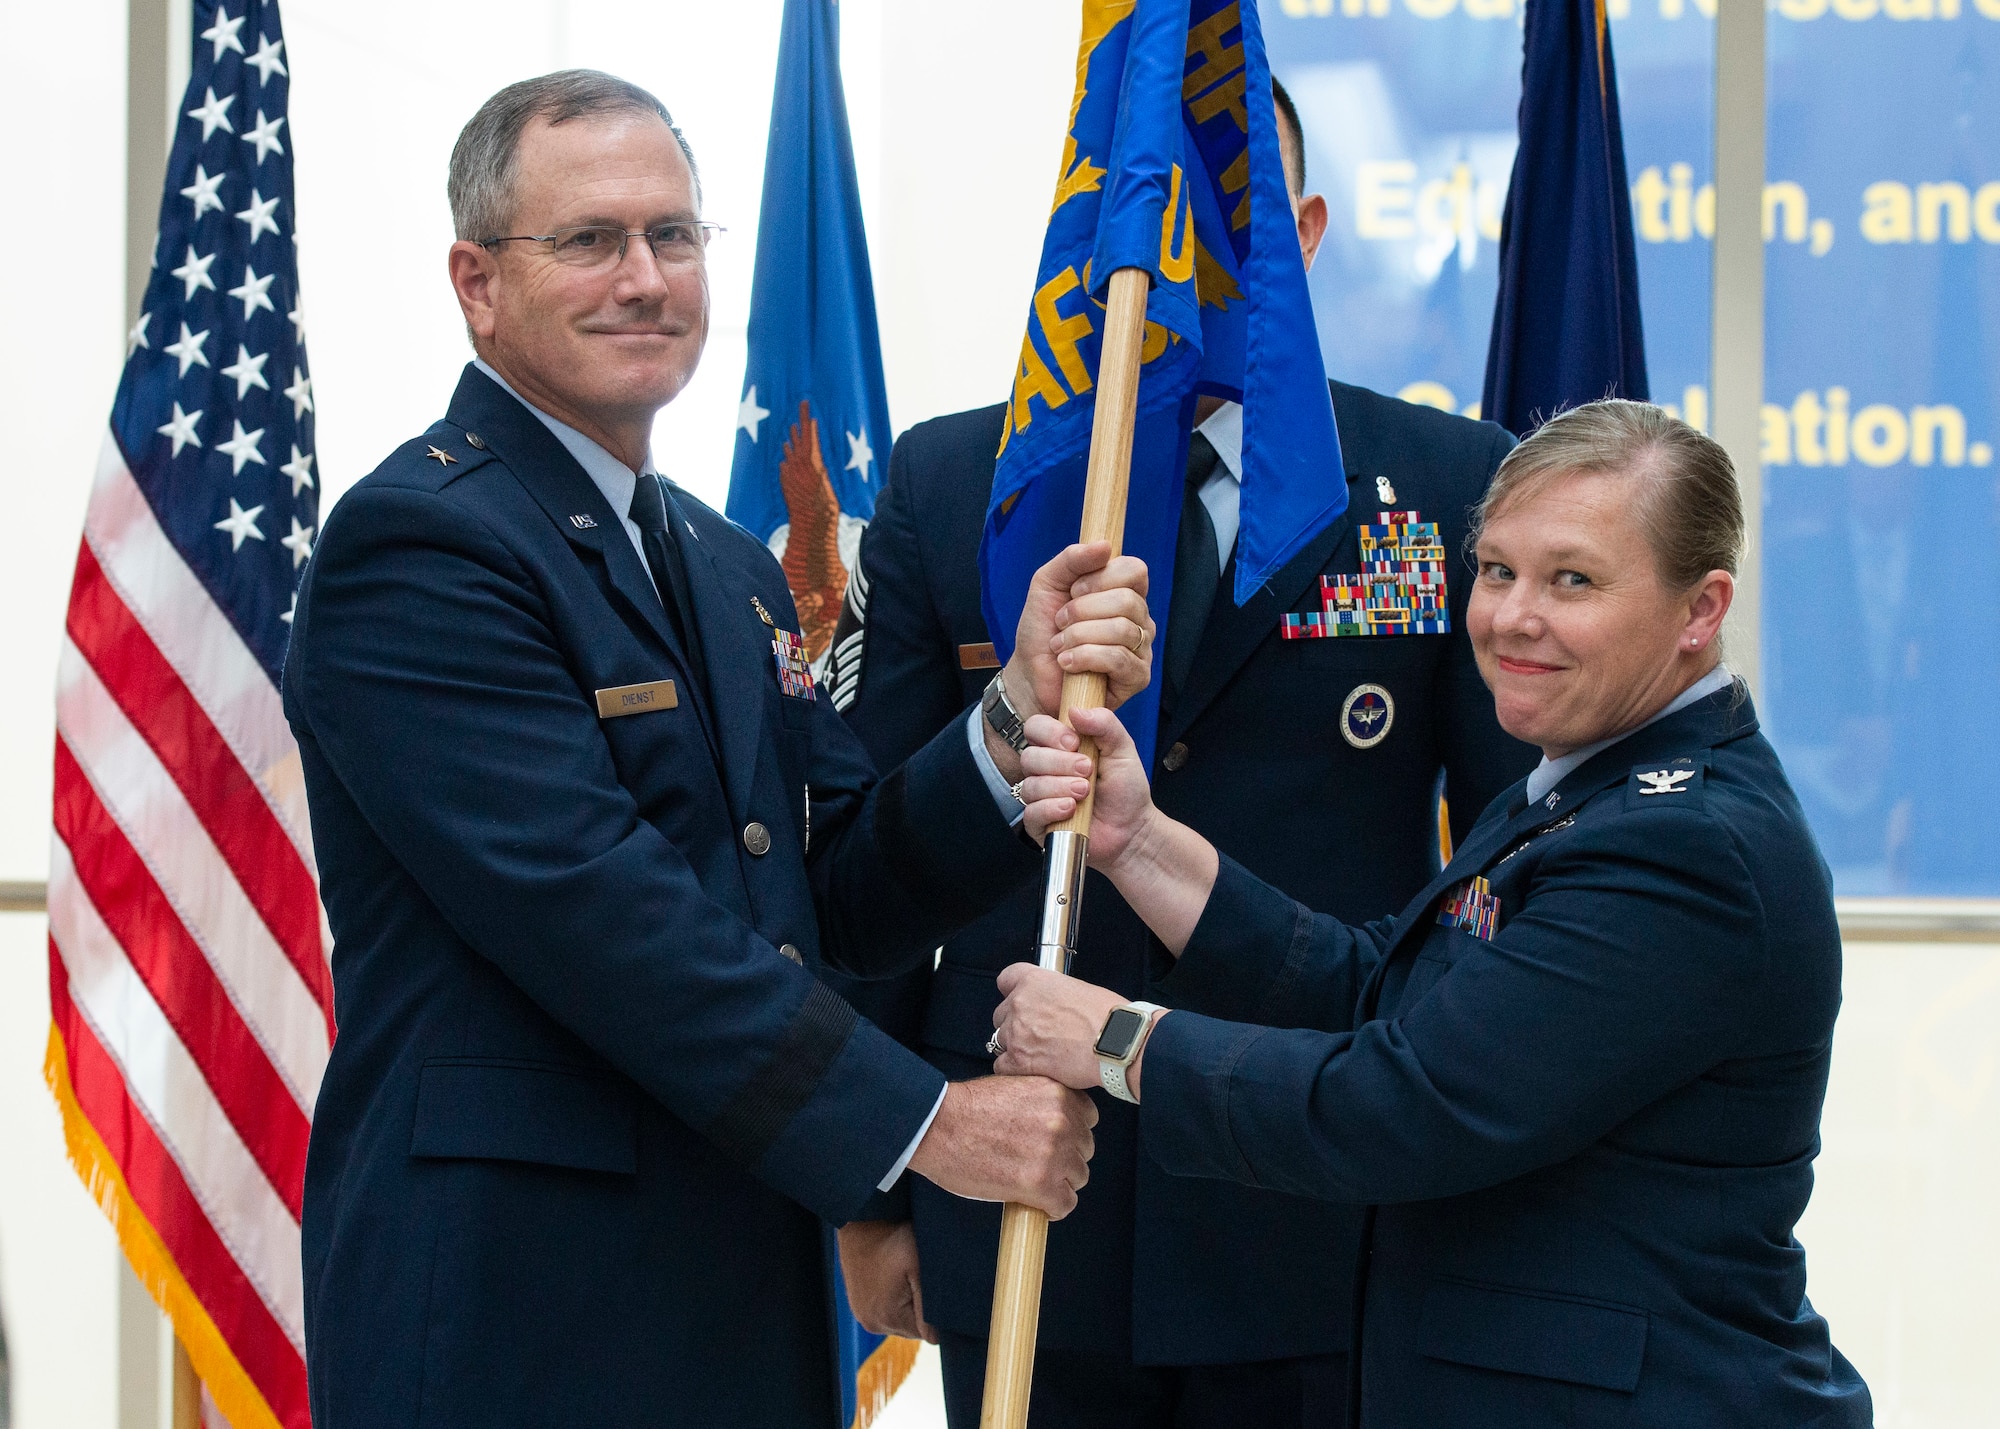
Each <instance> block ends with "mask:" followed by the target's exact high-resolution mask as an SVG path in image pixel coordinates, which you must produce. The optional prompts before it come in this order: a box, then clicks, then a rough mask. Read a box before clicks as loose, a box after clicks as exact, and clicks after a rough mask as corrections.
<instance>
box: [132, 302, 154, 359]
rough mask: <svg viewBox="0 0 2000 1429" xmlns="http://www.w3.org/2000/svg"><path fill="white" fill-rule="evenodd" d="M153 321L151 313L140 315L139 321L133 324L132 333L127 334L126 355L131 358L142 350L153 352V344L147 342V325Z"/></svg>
mask: <svg viewBox="0 0 2000 1429" xmlns="http://www.w3.org/2000/svg"><path fill="white" fill-rule="evenodd" d="M152 320H153V315H152V314H151V313H141V314H139V321H137V322H135V323H133V324H132V331H130V332H128V333H126V334H125V355H126V356H127V357H130V356H131V355H132V354H133V353H135V352H137V351H138V350H139V349H140V348H142V347H143V348H145V349H146V350H147V351H148V352H150V351H152V348H153V344H151V343H150V342H148V341H146V325H147V324H148V323H150V322H152Z"/></svg>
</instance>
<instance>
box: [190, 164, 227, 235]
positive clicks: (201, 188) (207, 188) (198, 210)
mask: <svg viewBox="0 0 2000 1429" xmlns="http://www.w3.org/2000/svg"><path fill="white" fill-rule="evenodd" d="M228 176H229V175H228V173H227V171H224V172H223V173H220V174H210V173H209V172H208V170H206V169H204V168H203V167H202V166H201V165H200V164H196V165H195V166H194V182H193V183H191V184H189V185H188V186H187V187H186V188H184V189H182V190H181V197H182V198H191V199H193V200H194V217H195V222H197V223H199V222H200V221H201V216H202V215H203V214H204V213H207V212H208V211H209V210H210V209H215V210H216V211H217V212H220V211H221V209H222V200H221V199H220V198H218V197H217V196H216V195H217V193H218V192H219V191H220V189H221V188H222V181H223V180H224V179H225V178H227V177H228Z"/></svg>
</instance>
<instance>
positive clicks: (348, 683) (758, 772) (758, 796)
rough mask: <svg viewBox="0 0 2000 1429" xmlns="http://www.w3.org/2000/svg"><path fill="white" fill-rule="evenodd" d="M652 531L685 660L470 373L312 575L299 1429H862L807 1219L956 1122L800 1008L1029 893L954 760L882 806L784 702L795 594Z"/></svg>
mask: <svg viewBox="0 0 2000 1429" xmlns="http://www.w3.org/2000/svg"><path fill="white" fill-rule="evenodd" d="M671 505H672V507H673V508H675V517H674V519H675V520H676V522H677V523H678V529H677V531H676V535H677V537H678V540H679V544H680V547H681V550H682V554H683V557H684V563H685V566H686V579H687V585H688V588H689V595H690V596H691V600H692V605H693V610H692V612H691V623H692V626H693V631H692V632H691V634H690V640H689V643H690V644H697V645H698V647H699V649H700V651H701V652H702V656H703V658H701V659H697V658H695V657H694V655H692V654H691V653H690V651H689V650H688V649H687V648H685V647H684V645H683V644H682V641H681V639H680V638H679V636H678V635H677V633H676V631H675V628H674V625H673V622H672V621H670V619H669V618H668V614H667V611H666V608H665V607H664V606H663V604H662V602H661V600H660V598H659V597H658V595H657V594H656V592H655V589H654V586H653V585H652V583H651V581H650V579H649V577H648V573H647V567H646V565H645V564H644V563H642V561H641V559H640V557H639V555H638V553H637V552H636V551H635V550H634V549H633V546H632V544H631V542H630V541H629V539H628V538H627V535H626V532H625V530H624V529H623V527H622V526H621V523H620V519H619V518H620V516H622V515H623V513H614V512H613V511H612V510H611V509H610V507H609V505H608V504H607V503H606V501H605V499H604V497H603V496H602V495H601V494H600V492H599V490H598V488H597V487H596V486H595V485H593V484H592V482H591V481H590V479H589V478H588V477H587V475H586V474H585V472H584V471H583V469H582V468H581V467H580V466H579V465H578V464H577V463H576V461H575V460H574V459H573V458H571V456H570V455H569V454H568V453H567V452H566V451H565V450H564V448H563V447H562V445H561V444H560V443H559V442H558V441H557V440H556V438H555V437H554V436H553V435H552V434H551V433H550V431H549V430H548V429H547V428H546V427H545V426H544V425H543V424H542V423H541V422H540V421H539V420H538V419H537V417H536V416H535V415H534V414H533V413H532V412H531V411H529V410H528V409H527V408H526V407H524V406H523V405H522V404H521V403H520V402H519V401H517V400H516V399H515V398H514V397H513V396H511V395H510V394H508V393H507V392H506V391H505V390H504V389H502V388H501V387H500V386H499V385H498V384H496V383H494V382H492V381H491V380H489V379H488V378H487V377H485V376H484V375H483V374H481V373H479V372H477V371H475V370H473V369H471V368H468V369H467V372H466V375H465V377H464V379H463V380H462V381H461V383H460V385H459V388H458V391H457V393H456V395H455V396H454V397H453V399H452V403H451V407H450V412H449V415H448V416H447V417H446V418H445V420H444V421H442V422H439V423H437V424H436V425H435V426H433V427H432V428H431V429H430V430H429V431H428V432H426V433H424V434H423V435H422V436H420V437H418V438H416V439H415V440H414V441H412V442H410V443H408V444H406V445H405V446H403V447H402V448H400V449H398V450H397V451H396V452H395V453H394V454H392V455H391V456H390V457H389V459H388V460H387V461H385V462H384V463H383V464H382V465H381V467H379V468H378V469H377V470H376V471H375V472H374V473H373V474H371V475H370V476H369V477H367V478H366V479H365V480H363V481H362V482H361V483H359V484H358V485H357V486H356V487H355V488H354V489H353V490H352V491H351V492H350V493H348V494H347V495H346V496H345V497H344V498H343V499H342V500H341V502H340V504H339V506H338V507H337V508H336V509H335V510H334V511H333V513H332V515H331V517H330V518H329V520H328V522H327V526H326V530H325V533H324V535H323V537H322V539H321V540H320V542H319V546H318V549H317V551H316V552H315V554H314V555H313V558H312V561H311V564H310V566H309V568H308V570H307V573H306V576H305V581H304V584H303V586H302V587H301V589H300V593H299V600H298V605H297V614H296V620H295V624H294V628H293V637H292V646H291V650H290V654H289V656H288V658H287V661H286V666H285V671H284V694H285V705H286V711H287V713H288V715H289V717H290V719H291V723H292V726H293V729H294V731H295V732H296V734H297V737H298V743H299V748H300V751H301V754H302V756H303V759H304V767H305V778H306V786H307V790H308V793H309V797H310V802H311V808H312V821H313V835H314V839H315V842H316V846H317V847H318V849H319V854H320V866H321V868H322V870H323V871H324V884H323V890H322V891H323V896H324V899H325V904H326V909H327V916H328V918H329V920H330V922H331V925H332V929H333V934H334V954H333V974H334V987H335V1003H336V1012H337V1016H338V1021H339V1028H340V1031H339V1037H338V1039H337V1041H336V1042H335V1044H334V1048H333V1055H332V1060H331V1062H330V1063H329V1065H328V1068H327V1072H326V1078H325V1082H324V1085H323V1086H322V1088H321V1090H320V1094H319V1102H318V1109H317V1112H316V1115H315V1117H314V1120H313V1129H312V1144H311V1151H310V1155H309V1158H308V1163H307V1172H306V1187H305V1210H304V1219H303V1231H304V1254H305V1286H306V1324H307V1356H308V1364H309V1370H310V1381H311V1402H312V1411H313V1422H314V1424H315V1425H317V1426H318V1429H390V1426H396V1425H423V1426H466V1429H493V1426H495V1425H503V1424H504V1425H574V1424H603V1425H610V1424H618V1425H627V1424H633V1425H637V1424H652V1425H702V1426H712V1425H723V1424H740V1425H753V1424H754V1425H779V1424H782V1425H788V1426H789V1425H813V1424H819V1425H827V1426H832V1425H834V1424H835V1423H836V1422H837V1419H838V1412H839V1411H838V1406H839V1404H840V1395H839V1392H838V1387H837V1385H836V1383H835V1379H834V1375H835V1369H834V1365H835V1360H834V1357H833V1345H832V1339H831V1330H830V1320H829V1309H828V1298H827V1297H828V1294H829V1289H828V1285H829V1282H828V1279H827V1276H826V1273H825V1272H826V1250H825V1243H824V1240H823V1230H822V1224H821V1218H822V1217H823V1218H825V1219H826V1220H829V1221H836V1222H837V1221H842V1220H845V1219H847V1218H848V1217H850V1216H851V1215H853V1214H854V1213H855V1212H856V1211H857V1210H858V1209H859V1208H860V1207H861V1206H862V1205H863V1204H864V1202H866V1201H867V1199H868V1198H869V1197H870V1196H871V1195H873V1194H874V1193H875V1183H876V1182H877V1181H878V1180H879V1179H880V1178H881V1177H882V1176H883V1175H884V1174H885V1173H886V1172H887V1171H888V1170H889V1169H890V1167H891V1166H892V1165H893V1164H894V1163H895V1162H896V1160H897V1158H898V1157H899V1156H900V1155H901V1154H902V1151H903V1150H904V1148H905V1147H906V1146H907V1145H908V1144H909V1142H910V1141H911V1139H912V1138H913V1137H914V1135H915V1134H916V1132H917V1131H918V1129H919V1128H920V1127H922V1126H923V1124H924V1121H925V1118H926V1117H927V1116H928V1115H929V1114H930V1112H931V1110H932V1108H933V1106H934V1105H935V1103H936V1101H937V1098H938V1096H939V1094H940V1092H941V1091H942V1089H943V1085H944V1082H943V1078H942V1077H940V1076H939V1074H938V1073H937V1072H936V1071H935V1070H933V1069H932V1068H930V1067H928V1066H926V1065H924V1063H923V1062H922V1061H921V1060H920V1059H919V1058H917V1057H916V1056H914V1055H913V1054H912V1053H910V1052H909V1051H908V1050H906V1049H905V1048H903V1047H900V1046H898V1045H897V1044H896V1043H895V1042H894V1041H892V1040H891V1039H890V1038H888V1037H887V1036H886V1035H884V1034H882V1033H881V1032H879V1031H877V1030H876V1029H875V1028H873V1027H871V1026H869V1025H868V1024H867V1023H865V1022H862V1021H860V1020H858V1019H857V1018H856V1016H855V1014H854V1012H853V1010H852V1009H851V1008H850V1007H848V1006H847V1004H845V1003H844V1002H842V1001H841V1000H840V999H839V998H838V997H836V996H834V995H833V994H832V993H830V992H828V991H827V990H826V988H825V986H824V985H823V984H822V983H821V982H820V981H819V980H818V978H817V977H816V976H815V973H816V972H817V971H819V970H821V969H823V968H840V969H844V970H846V971H848V972H854V973H870V972H892V971H896V970H898V969H899V968H900V967H903V966H906V965H907V964H908V963H909V962H910V961H912V960H914V959H917V958H921V957H925V956H926V955H927V954H928V952H929V950H930V949H931V948H932V947H934V946H935V945H936V944H937V942H938V941H939V940H940V939H941V938H943V937H944V936H945V935H947V934H948V933H949V932H950V931H951V930H952V928H953V927H954V926H955V925H956V924H958V923H960V922H962V921H964V920H965V919H966V918H967V917H969V916H971V915H973V914H975V913H977V912H979V911H980V910H982V909H983V908H984V907H986V906H988V905H990V904H991V903H992V902H993V901H994V900H995V899H996V898H997V897H998V896H999V895H1000V894H1001V893H1003V892H1004V891H1007V890H1008V889H1010V888H1011V887H1012V886H1013V885H1014V884H1016V883H1019V882H1022V881H1024V880H1026V879H1028V878H1029V876H1030V875H1031V874H1032V872H1033V870H1034V868H1035V866H1036V859H1035V857H1034V854H1033V851H1032V849H1031V848H1029V847H1027V846H1026V843H1025V841H1024V840H1022V839H1021V838H1020V837H1019V836H1018V835H1017V834H1014V833H1012V832H1010V831H1009V830H1008V828H1007V826H1006V823H1005V821H1004V820H1003V819H1002V817H1001V816H1000V813H999V811H998V809H997V808H996V806H995V804H994V802H993V800H992V798H991V796H990V795H989V793H988V792H987V789H986V787H985V785H984V783H983V781H982V779H981V777H980V774H979V772H978V768H977V766H976V764H975V763H974V761H973V759H972V757H971V753H970V750H969V749H968V747H967V744H966V740H965V737H964V735H963V733H962V732H959V733H956V735H955V737H951V738H944V739H940V740H939V741H937V742H936V743H935V744H934V745H931V746H929V747H927V748H925V749H923V750H921V751H918V752H917V753H916V754H915V755H914V757H913V758H912V759H911V760H910V761H909V762H908V763H907V764H906V765H904V766H903V767H902V768H900V769H898V770H897V771H896V772H894V773H892V774H890V775H889V776H888V777H887V778H885V779H882V780H880V781H879V782H878V781H877V779H876V777H875V774H874V772H873V769H872V766H871V765H870V763H869V760H868V757H867V755H866V753H865V752H864V750H863V749H862V747H861V744H860V742H859V741H858V740H857V739H855V737H854V736H853V735H852V734H851V733H850V732H849V731H848V729H847V728H846V726H845V725H844V724H843V723H842V722H841V720H840V719H839V717H838V716H837V715H836V714H835V713H834V711H833V709H832V706H831V703H830V702H829V701H828V700H827V699H826V698H825V697H824V695H823V694H816V692H814V691H813V690H812V687H811V685H810V682H809V681H807V682H805V683H804V684H803V685H802V684H801V683H800V681H799V679H798V677H797V674H798V672H797V669H796V668H795V667H794V668H791V669H790V670H789V671H788V670H786V669H784V668H781V667H783V666H784V664H785V662H784V660H783V659H782V656H783V655H784V653H785V646H786V643H787V642H785V641H784V640H782V639H781V632H789V633H791V634H796V631H797V621H796V616H795V614H794V611H793V608H792V604H791V600H790V597H789V596H788V594H787V592H786V588H785V580H784V575H783V573H782V572H781V571H780V569H779V567H778V565H777V562H776V561H774V560H773V559H772V558H771V556H770V554H769V553H768V552H767V551H766V550H765V549H764V548H763V547H762V546H761V545H760V544H759V543H758V542H757V541H755V540H753V539H752V538H751V537H750V536H748V535H747V534H746V533H744V532H743V531H741V530H740V529H738V528H736V527H735V526H733V525H731V524H730V523H729V522H727V521H725V520H724V519H722V518H721V517H720V516H718V515H717V514H715V513H714V512H713V511H711V510H709V509H708V508H707V507H705V506H703V505H701V504H700V503H699V502H696V501H694V500H692V499H691V498H689V497H687V496H685V495H684V494H679V495H676V496H675V497H674V498H673V501H672V503H671ZM788 674H789V676H790V678H789V679H788V678H787V675H788ZM669 681H670V682H671V688H669V686H668V684H667V683H666V682H669ZM788 686H789V689H788V688H787V687H788ZM627 710H635V711H637V712H635V713H629V714H628V713H625V711H627Z"/></svg>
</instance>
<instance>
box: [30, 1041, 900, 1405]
mask: <svg viewBox="0 0 2000 1429" xmlns="http://www.w3.org/2000/svg"><path fill="white" fill-rule="evenodd" d="M42 1076H43V1078H44V1080H46V1081H47V1082H48V1084H49V1090H50V1092H52V1093H54V1095H55V1099H56V1106H57V1108H58V1109H59V1110H60V1111H61V1112H62V1123H63V1140H64V1141H65V1142H66V1143H67V1144H68V1147H69V1160H70V1165H72V1166H74V1167H75V1168H76V1174H77V1175H78V1176H80V1177H82V1178H83V1184H84V1186H85V1187H86V1188H87V1189H88V1190H89V1192H90V1194H91V1197H92V1198H93V1199H94V1200H95V1201H96V1202H97V1204H98V1205H99V1206H100V1207H102V1208H103V1211H104V1214H105V1217H106V1218H107V1219H108V1220H109V1221H110V1222H111V1228H112V1230H113V1231H114V1232H116V1233H117V1236H118V1244H119V1246H120V1247H121V1248H122V1249H123V1250H124V1252H125V1258H126V1259H127V1260H128V1261H130V1262H131V1263H132V1270H133V1273H134V1274H136V1275H137V1276H138V1277H139V1283H140V1284H141V1285H144V1286H145V1287H146V1293H147V1294H149V1295H151V1296H152V1297H153V1299H154V1301H155V1302H156V1303H157V1304H158V1305H159V1307H160V1309H161V1310H163V1311H164V1312H165V1313H166V1316H167V1319H168V1320H169V1321H170V1322H171V1323H172V1324H173V1327H174V1334H176V1335H177V1336H179V1337H180V1342H181V1343H182V1344H183V1345H185V1346H186V1347H187V1352H188V1359H189V1361H190V1362H192V1363H193V1365H194V1371H195V1373H196V1374H198V1375H200V1376H201V1380H202V1383H203V1384H205V1385H206V1386H207V1387H208V1394H209V1398H211V1399H213V1400H214V1401H215V1407H216V1408H217V1409H219V1410H221V1411H222V1413H223V1415H224V1417H226V1418H227V1419H228V1420H229V1423H230V1424H231V1426H232V1429H283V1426H282V1425H280V1424H279V1422H278V1416H277V1415H275V1414H273V1413H272V1412H271V1406H270V1405H269V1404H267V1403H266V1402H265V1400H264V1396H263V1394H262V1393H260V1392H259V1391H258V1389H257V1386H256V1385H255V1384H254V1383H253V1382H252V1381H251V1379H250V1376H249V1374H248V1373H246V1372H245V1370H244V1368H243V1366H242V1364H241V1363H240V1362H239V1361H238V1360H237V1358H236V1356H235V1354H234V1353H233V1352H232V1351H231V1350H230V1348H229V1344H228V1341H226V1340H224V1339H223V1337H222V1332H221V1331H220V1330H218V1329H217V1328H216V1326H215V1321H214V1320H213V1319H211V1318H210V1317H209V1313H208V1311H207V1310H206V1309H204V1308H203V1306H202V1303H201V1301H200V1300H198V1299H196V1298H195V1293H194V1291H193V1290H192V1289H191V1288H190V1287H189V1285H188V1283H187V1279H186V1277H185V1276H183V1275H182V1274H181V1271H180V1267H179V1266H177V1265H176V1264H174V1258H173V1255H172V1254H171V1253H170V1252H169V1251H168V1250H167V1247H166V1245H165V1244H164V1243H163V1242H162V1241H161V1240H160V1235H159V1232H158V1231H156V1230H154V1229H153V1224H152V1222H151V1221H149V1220H147V1219H146V1213H145V1212H144V1211H142V1210H140V1209H139V1203H138V1202H137V1201H135V1200H133V1199H132V1192H131V1189H130V1188H129V1187H128V1186H127V1185H126V1184H125V1175H124V1172H123V1171H121V1170H120V1169H119V1166H118V1162H117V1160H116V1159H115V1158H114V1157H113V1156H112V1155H111V1148H110V1147H108V1146H106V1145H105V1144H104V1138H102V1137H101V1136H99V1135H98V1134H97V1128H96V1127H94V1126H92V1125H91V1124H90V1118H88V1117H87V1116H85V1115H84V1114H83V1108H82V1107H80V1106H78V1105H77V1100H76V1091H75V1088H73V1087H72V1086H71V1085H70V1077H69V1051H68V1049H67V1048H66V1047H65V1046H64V1045H63V1040H62V1031H61V1029H60V1028H58V1027H56V1026H55V1025H54V1024H53V1023H52V1024H50V1026H49V1051H48V1056H47V1057H46V1058H45V1059H44V1061H43V1063H42ZM892 1343H893V1342H892ZM887 1348H888V1346H887V1345H884V1346H883V1349H887ZM880 1353H881V1351H877V1352H876V1354H875V1355H872V1356H870V1357H869V1362H868V1365H867V1366H866V1367H864V1371H863V1372H864V1375H865V1373H866V1371H867V1369H871V1368H873V1366H874V1363H875V1360H876V1359H877V1358H878V1357H879V1356H880ZM905 1373H907V1370H905ZM888 1393H894V1386H893V1384H892V1385H891V1387H890V1389H889V1391H888ZM888 1393H885V1394H884V1395H883V1400H884V1402H886V1401H887V1398H888ZM860 1422H861V1423H863V1424H865V1423H866V1422H867V1421H866V1420H865V1419H864V1420H862V1421H860Z"/></svg>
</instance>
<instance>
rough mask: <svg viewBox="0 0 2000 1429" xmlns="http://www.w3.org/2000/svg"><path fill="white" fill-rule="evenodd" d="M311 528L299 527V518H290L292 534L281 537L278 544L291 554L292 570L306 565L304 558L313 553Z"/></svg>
mask: <svg viewBox="0 0 2000 1429" xmlns="http://www.w3.org/2000/svg"><path fill="white" fill-rule="evenodd" d="M312 534H313V528H312V527H310V526H301V525H300V524H299V518H298V517H296V516H294V517H293V518H292V534H291V535H289V536H284V537H281V538H280V539H279V541H278V544H279V545H281V546H283V547H284V548H285V549H286V550H288V551H290V552H291V553H292V569H293V570H297V569H298V568H299V567H300V566H302V565H304V564H305V563H306V557H307V556H310V555H311V554H312V553H313V543H312Z"/></svg>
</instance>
